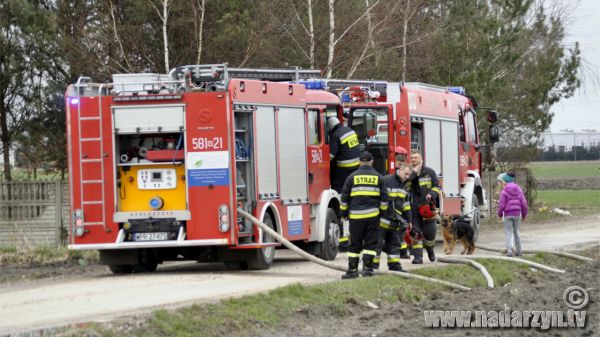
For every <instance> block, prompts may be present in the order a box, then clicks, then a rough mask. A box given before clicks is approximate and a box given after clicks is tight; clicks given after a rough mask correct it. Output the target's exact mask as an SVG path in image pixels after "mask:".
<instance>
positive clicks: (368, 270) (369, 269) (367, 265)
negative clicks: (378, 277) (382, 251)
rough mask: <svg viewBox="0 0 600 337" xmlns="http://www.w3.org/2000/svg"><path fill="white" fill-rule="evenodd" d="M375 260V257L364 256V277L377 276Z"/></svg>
mask: <svg viewBox="0 0 600 337" xmlns="http://www.w3.org/2000/svg"><path fill="white" fill-rule="evenodd" d="M373 258H374V256H373V255H365V254H363V277H370V276H374V275H375V271H373Z"/></svg>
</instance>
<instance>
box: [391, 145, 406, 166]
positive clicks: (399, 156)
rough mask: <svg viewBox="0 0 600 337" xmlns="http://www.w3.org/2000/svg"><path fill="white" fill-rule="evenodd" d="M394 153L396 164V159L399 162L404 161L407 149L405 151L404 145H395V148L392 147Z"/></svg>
mask: <svg viewBox="0 0 600 337" xmlns="http://www.w3.org/2000/svg"><path fill="white" fill-rule="evenodd" d="M394 153H395V154H396V165H397V164H398V161H400V162H401V163H406V159H407V157H408V151H406V149H405V148H404V147H402V146H396V148H395V149H394ZM396 167H397V166H396Z"/></svg>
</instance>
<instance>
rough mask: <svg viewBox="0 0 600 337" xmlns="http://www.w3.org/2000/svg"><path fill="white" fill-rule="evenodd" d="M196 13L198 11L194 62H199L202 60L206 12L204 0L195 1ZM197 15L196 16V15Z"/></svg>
mask: <svg viewBox="0 0 600 337" xmlns="http://www.w3.org/2000/svg"><path fill="white" fill-rule="evenodd" d="M195 5H196V6H198V7H197V8H196V13H198V12H200V18H198V19H197V20H196V21H197V23H196V32H197V34H198V50H197V53H196V64H200V61H201V60H202V38H203V35H204V13H205V12H206V0H198V1H196V2H195ZM196 17H197V16H196Z"/></svg>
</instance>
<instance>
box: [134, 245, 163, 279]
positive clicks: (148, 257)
mask: <svg viewBox="0 0 600 337" xmlns="http://www.w3.org/2000/svg"><path fill="white" fill-rule="evenodd" d="M157 267H158V261H156V256H155V254H154V253H153V252H151V251H148V250H146V249H142V250H141V251H140V257H139V262H138V264H137V265H135V266H133V271H134V272H136V273H151V272H154V271H156V268H157Z"/></svg>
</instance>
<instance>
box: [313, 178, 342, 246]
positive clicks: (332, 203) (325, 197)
mask: <svg viewBox="0 0 600 337" xmlns="http://www.w3.org/2000/svg"><path fill="white" fill-rule="evenodd" d="M319 200H320V202H319V204H318V205H317V206H316V208H317V209H316V218H315V226H314V231H313V232H312V233H311V234H310V241H316V242H323V241H324V240H325V228H326V226H325V220H326V219H327V210H328V209H329V208H333V210H334V211H335V213H336V215H337V216H338V219H339V217H340V195H339V194H338V193H337V192H336V191H335V190H332V189H328V190H325V191H323V192H322V193H321V197H320V198H319Z"/></svg>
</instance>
